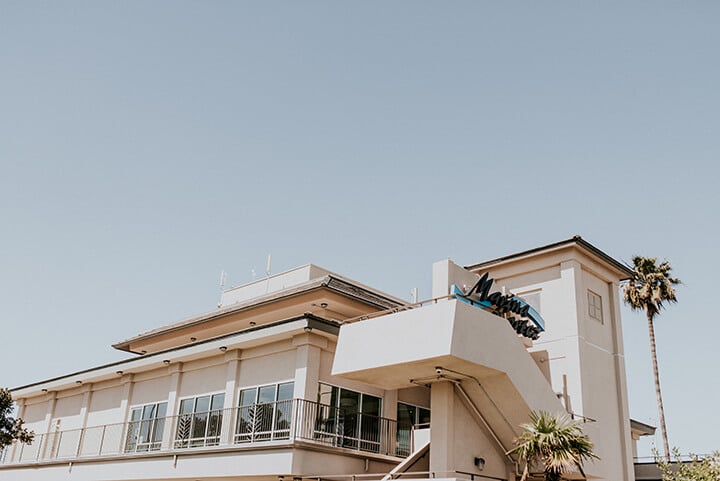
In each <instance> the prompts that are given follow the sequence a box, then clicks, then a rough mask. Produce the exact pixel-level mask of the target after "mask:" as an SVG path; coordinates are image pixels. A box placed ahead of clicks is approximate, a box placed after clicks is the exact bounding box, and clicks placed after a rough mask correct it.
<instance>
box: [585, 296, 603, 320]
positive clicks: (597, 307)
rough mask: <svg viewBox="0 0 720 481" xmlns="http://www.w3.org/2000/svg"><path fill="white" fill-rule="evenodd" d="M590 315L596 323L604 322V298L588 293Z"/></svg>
mask: <svg viewBox="0 0 720 481" xmlns="http://www.w3.org/2000/svg"><path fill="white" fill-rule="evenodd" d="M588 315H589V316H590V317H592V318H593V319H595V320H596V321H600V322H603V312H602V297H600V296H599V295H597V294H595V293H594V292H593V291H588Z"/></svg>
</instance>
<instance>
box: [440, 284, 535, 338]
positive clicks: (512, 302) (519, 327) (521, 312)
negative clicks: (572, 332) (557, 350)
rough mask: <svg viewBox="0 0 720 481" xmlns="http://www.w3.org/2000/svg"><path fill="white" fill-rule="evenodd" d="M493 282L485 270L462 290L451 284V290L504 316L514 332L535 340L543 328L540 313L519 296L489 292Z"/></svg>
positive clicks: (470, 302)
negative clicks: (476, 279)
mask: <svg viewBox="0 0 720 481" xmlns="http://www.w3.org/2000/svg"><path fill="white" fill-rule="evenodd" d="M493 282H495V280H494V279H490V278H488V274H487V272H486V273H485V274H483V275H482V276H481V277H480V279H478V281H477V282H476V283H475V284H474V285H473V286H472V287H470V288H469V289H467V290H462V289H460V288H459V287H458V286H456V285H454V284H453V286H452V289H451V291H452V294H453V295H454V296H457V298H459V299H460V300H462V301H464V302H467V303H469V304H472V305H473V306H477V307H480V308H481V309H486V310H489V311H492V313H493V314H495V315H497V316H501V317H504V318H506V319H507V320H508V322H509V323H510V325H511V326H512V327H513V329H515V332H517V333H518V334H520V335H521V336H525V337H527V338H530V339H532V340H537V339H538V338H539V337H540V333H541V332H543V331H544V330H545V321H544V320H543V318H542V317H540V314H539V313H538V312H537V311H536V310H535V309H533V308H532V306H531V305H530V304H528V303H527V302H525V301H524V300H523V299H522V298H520V297H517V296H515V295H513V294H509V295H505V294H502V293H500V292H497V291H495V292H490V289H491V288H492V285H493Z"/></svg>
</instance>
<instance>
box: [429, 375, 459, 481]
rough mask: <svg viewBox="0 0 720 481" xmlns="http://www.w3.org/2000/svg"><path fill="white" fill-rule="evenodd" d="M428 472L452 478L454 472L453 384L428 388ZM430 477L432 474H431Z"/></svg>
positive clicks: (442, 383) (440, 476)
mask: <svg viewBox="0 0 720 481" xmlns="http://www.w3.org/2000/svg"><path fill="white" fill-rule="evenodd" d="M430 409H432V420H431V421H430V446H431V449H430V471H431V472H432V473H435V477H438V478H447V477H454V476H453V475H452V474H451V472H453V471H455V446H454V443H455V429H454V427H455V425H454V423H455V420H454V418H455V391H454V386H453V383H451V382H447V381H443V382H436V383H433V384H432V385H431V386H430ZM431 477H432V474H431Z"/></svg>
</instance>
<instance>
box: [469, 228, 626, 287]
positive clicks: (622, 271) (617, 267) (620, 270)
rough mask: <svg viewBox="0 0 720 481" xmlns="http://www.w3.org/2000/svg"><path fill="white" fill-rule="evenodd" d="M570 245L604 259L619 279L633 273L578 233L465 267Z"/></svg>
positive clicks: (511, 258)
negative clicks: (568, 237) (567, 237)
mask: <svg viewBox="0 0 720 481" xmlns="http://www.w3.org/2000/svg"><path fill="white" fill-rule="evenodd" d="M571 245H577V246H578V247H581V248H583V249H585V250H586V251H588V252H590V253H591V254H593V255H594V256H596V257H598V258H600V259H602V260H603V261H605V263H606V264H607V265H608V266H609V267H611V268H612V269H613V270H614V271H615V272H616V273H617V274H618V277H619V278H620V280H621V281H623V280H626V279H629V278H630V277H632V275H633V271H632V269H630V268H629V267H628V266H626V265H625V264H623V263H622V262H620V261H618V260H616V259H615V258H613V257H611V256H610V255H608V254H606V253H605V252H603V251H602V250H600V249H598V248H597V247H595V246H594V245H592V244H591V243H589V242H588V241H586V240H585V239H583V238H582V237H580V236H579V235H576V236H574V237H571V238H570V239H565V240H562V241H559V242H554V243H552V244H548V245H544V246H540V247H535V248H533V249H528V250H526V251H522V252H518V253H515V254H510V255H507V256H503V257H498V258H496V259H491V260H488V261H484V262H480V263H477V264H472V265H469V266H465V269H468V270H476V269H482V268H483V267H490V266H495V265H498V264H503V263H506V262H509V261H515V260H519V259H521V258H523V257H529V256H532V255H535V254H540V253H542V252H549V251H554V250H558V249H562V248H564V247H568V246H571Z"/></svg>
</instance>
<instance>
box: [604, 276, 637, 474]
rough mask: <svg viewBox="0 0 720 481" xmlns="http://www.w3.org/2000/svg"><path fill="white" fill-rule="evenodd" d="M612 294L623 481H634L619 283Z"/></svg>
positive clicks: (612, 287)
mask: <svg viewBox="0 0 720 481" xmlns="http://www.w3.org/2000/svg"><path fill="white" fill-rule="evenodd" d="M608 291H609V293H610V299H609V301H610V322H611V327H612V339H613V367H614V368H615V382H616V392H617V406H618V423H619V425H620V426H619V430H620V450H621V452H622V457H623V459H622V461H623V466H624V468H625V469H624V470H623V476H624V477H623V481H632V480H633V479H634V478H635V472H634V469H633V455H634V453H633V447H634V446H633V445H634V443H633V442H632V441H631V439H630V408H629V406H628V396H627V377H626V372H625V348H624V346H623V340H622V321H621V320H620V319H621V318H620V285H619V283H617V282H609V283H608Z"/></svg>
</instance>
